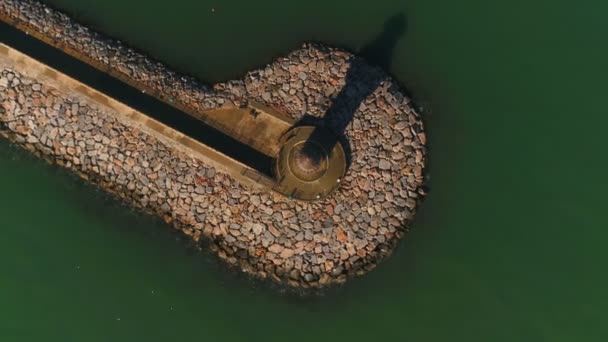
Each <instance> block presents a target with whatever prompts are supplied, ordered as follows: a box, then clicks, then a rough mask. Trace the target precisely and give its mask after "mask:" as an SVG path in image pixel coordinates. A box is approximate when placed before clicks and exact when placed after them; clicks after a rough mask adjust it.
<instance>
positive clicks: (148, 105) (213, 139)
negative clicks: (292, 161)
mask: <svg viewBox="0 0 608 342" xmlns="http://www.w3.org/2000/svg"><path fill="white" fill-rule="evenodd" d="M0 41H2V42H3V43H5V44H7V45H9V46H12V47H13V48H15V49H17V50H19V51H21V52H23V53H25V54H26V55H29V56H31V57H33V58H34V59H37V60H39V61H40V62H42V63H44V64H47V65H48V66H50V67H52V68H54V69H57V70H59V71H60V72H62V73H64V74H66V75H68V76H70V77H72V78H74V79H77V80H78V81H80V82H82V83H84V84H86V85H88V86H90V87H92V88H94V89H96V90H98V91H100V92H102V93H104V94H106V95H108V96H110V97H112V98H114V99H116V100H118V101H120V102H123V103H125V104H126V105H128V106H130V107H132V108H134V109H136V110H138V111H140V112H142V113H145V114H146V115H148V116H150V117H151V118H154V119H155V120H158V121H160V122H162V123H163V124H165V125H167V126H169V127H171V128H173V129H175V130H177V131H180V132H181V133H183V134H185V135H188V136H190V137H192V138H193V139H196V140H197V141H199V142H201V143H203V144H205V145H207V146H209V147H211V148H214V149H216V150H217V151H219V152H221V153H223V154H225V155H227V156H229V157H231V158H233V159H236V160H238V161H240V162H242V163H243V164H245V165H247V166H249V167H251V168H253V169H256V170H258V171H259V172H261V173H263V174H266V175H268V176H271V175H272V171H271V165H272V158H270V157H269V156H267V155H265V154H263V153H261V152H259V151H257V150H255V149H253V148H252V147H250V146H248V145H246V144H243V143H241V142H240V141H238V140H236V139H234V138H232V137H230V136H228V135H226V134H224V133H222V132H220V131H218V130H216V129H215V128H213V127H211V126H209V125H206V124H205V123H203V122H202V121H200V120H198V119H196V118H194V117H192V116H190V115H188V114H186V113H184V112H181V111H179V110H177V109H176V108H173V107H171V106H169V105H167V104H165V103H164V102H162V101H160V100H158V99H156V98H154V97H152V96H149V95H146V94H144V93H142V92H141V91H140V90H138V89H136V88H134V87H132V86H130V85H128V84H126V83H124V82H122V81H120V80H118V79H116V78H114V77H112V76H110V75H108V74H105V73H103V72H101V71H99V70H97V69H95V68H94V67H92V66H90V65H88V64H86V63H84V62H81V61H80V60H78V59H76V58H74V57H71V56H69V55H67V54H65V53H64V52H62V51H61V50H59V49H56V48H54V47H51V46H49V45H47V44H45V43H43V42H41V41H39V40H37V39H35V38H33V37H30V36H29V35H26V34H25V33H23V32H21V31H19V30H17V29H16V28H14V27H12V26H10V25H8V24H5V23H2V22H0Z"/></svg>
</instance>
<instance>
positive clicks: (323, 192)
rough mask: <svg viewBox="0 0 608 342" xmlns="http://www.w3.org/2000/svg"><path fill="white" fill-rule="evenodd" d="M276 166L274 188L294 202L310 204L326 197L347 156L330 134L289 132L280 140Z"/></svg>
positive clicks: (298, 129) (306, 128)
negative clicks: (300, 201)
mask: <svg viewBox="0 0 608 342" xmlns="http://www.w3.org/2000/svg"><path fill="white" fill-rule="evenodd" d="M281 144H282V145H281V150H280V151H279V155H278V157H277V160H276V163H275V168H274V169H275V176H276V179H277V184H276V185H275V187H274V190H275V191H278V192H280V193H282V194H284V195H285V196H288V197H289V198H293V199H300V200H305V201H312V200H317V199H321V198H325V197H327V196H328V195H329V194H330V193H331V192H332V191H334V190H335V189H336V188H338V186H339V185H340V181H341V179H342V178H343V177H344V173H345V172H346V155H345V153H344V149H343V148H342V145H341V143H340V141H339V139H338V137H336V136H335V135H334V134H333V133H332V132H331V131H329V130H327V129H324V128H321V127H314V126H300V127H295V128H292V129H291V130H289V131H288V132H287V133H285V135H284V136H283V138H282V139H281Z"/></svg>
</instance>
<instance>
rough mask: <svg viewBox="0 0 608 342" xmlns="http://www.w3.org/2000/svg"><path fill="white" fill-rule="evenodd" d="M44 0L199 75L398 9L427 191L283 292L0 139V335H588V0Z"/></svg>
mask: <svg viewBox="0 0 608 342" xmlns="http://www.w3.org/2000/svg"><path fill="white" fill-rule="evenodd" d="M49 3H52V4H53V5H55V6H57V7H59V8H62V9H64V10H66V11H68V12H70V13H72V14H73V15H74V16H75V17H77V18H78V19H79V20H81V21H83V22H85V23H88V24H90V25H91V26H93V27H95V28H96V29H98V30H100V31H103V32H105V33H107V34H110V35H112V36H115V37H118V38H120V39H123V40H125V41H127V42H128V43H129V44H131V45H132V46H135V47H137V48H139V49H141V50H144V51H146V52H148V53H150V54H151V55H152V56H155V57H157V58H159V59H161V60H163V61H166V62H167V63H169V64H170V65H172V66H173V67H175V68H176V69H178V70H181V71H184V72H187V73H191V74H194V75H196V76H197V77H199V78H200V79H202V80H204V81H206V82H215V81H220V80H226V79H230V78H234V77H238V76H239V75H241V74H243V73H244V72H245V71H247V70H249V69H251V68H254V67H258V66H260V65H263V64H265V63H267V62H270V61H271V60H272V58H274V57H275V56H278V55H280V54H283V53H286V52H288V51H289V50H291V49H292V48H295V47H298V46H299V45H300V43H301V42H303V41H309V40H314V41H324V42H327V43H331V44H334V45H338V46H342V47H347V48H349V49H351V50H354V51H357V50H358V49H360V48H361V47H363V46H366V44H367V43H369V42H370V41H372V40H373V39H374V38H375V37H376V36H377V35H378V34H379V32H380V31H381V30H382V27H383V25H384V23H385V22H386V21H387V20H388V19H389V18H390V17H392V16H394V15H396V14H399V13H403V15H404V16H405V18H406V22H407V25H406V30H405V32H404V34H403V36H402V37H400V39H399V41H398V43H397V45H396V48H395V50H394V51H393V53H392V56H390V59H391V61H392V63H391V66H390V72H391V73H392V74H393V75H394V76H395V77H396V78H397V79H398V80H399V81H400V82H401V83H402V84H405V85H406V86H407V88H408V90H409V91H410V92H411V93H412V94H413V95H414V96H415V98H416V101H417V103H418V104H419V105H420V106H422V107H423V108H424V112H423V116H424V119H425V122H426V126H427V130H428V137H429V148H430V156H431V158H430V163H429V170H430V175H431V180H430V183H429V185H430V189H431V193H430V195H429V196H428V199H427V200H426V202H425V203H424V205H423V206H422V208H421V209H420V211H419V212H418V214H417V217H416V222H415V223H414V225H413V227H412V233H411V234H410V235H409V238H408V239H407V240H406V241H404V242H403V243H402V244H401V245H400V247H399V248H398V249H397V251H396V253H395V254H394V255H393V256H392V257H391V258H390V259H389V260H387V261H386V262H385V263H383V264H382V265H381V266H380V267H379V268H378V269H377V270H375V271H374V272H372V273H370V274H369V275H367V276H366V277H364V278H361V279H356V280H353V281H352V282H350V283H348V284H347V285H346V286H344V287H342V288H339V289H336V290H331V291H328V292H326V293H325V294H324V295H322V296H319V297H298V296H294V295H289V294H284V293H282V292H281V291H280V289H275V288H271V287H269V286H267V285H264V284H259V283H256V282H252V281H250V280H248V279H246V278H244V277H242V276H239V275H238V274H236V273H235V272H227V271H226V270H225V268H224V267H223V265H222V264H219V263H218V262H217V261H216V259H215V258H214V257H213V256H212V255H210V254H209V253H205V252H203V253H201V252H198V251H197V250H196V249H194V248H192V246H190V245H189V244H188V242H187V241H186V240H185V239H183V238H181V237H180V235H179V234H177V233H175V232H172V231H171V229H170V228H168V227H167V226H165V225H164V224H163V223H162V222H160V221H159V220H157V219H155V218H153V217H149V216H146V215H143V214H140V213H137V212H133V211H131V210H130V209H129V208H127V207H124V206H122V205H120V204H119V203H117V202H116V201H114V200H112V199H111V198H109V197H108V196H106V195H104V194H103V193H101V192H99V191H97V190H95V189H94V188H92V187H90V186H88V185H86V184H84V183H83V182H82V181H80V180H77V179H75V178H74V177H73V176H71V175H70V174H69V173H67V172H65V171H63V170H60V169H58V168H55V167H52V166H48V165H46V164H45V163H44V162H42V161H39V160H36V159H34V158H33V157H30V156H29V155H28V154H26V153H25V152H22V151H21V150H19V149H17V148H15V147H13V146H11V145H10V144H9V143H8V142H6V141H0V192H1V194H2V195H1V196H0V213H1V220H0V227H1V229H0V341H2V342H17V341H28V342H29V341H36V342H39V341H53V342H55V341H57V342H64V341H79V342H83V341H84V342H88V341H100V342H101V341H103V342H105V341H113V342H114V341H130V342H132V341H180V340H182V341H351V342H354V341H433V342H434V341H442V342H443V341H467V342H470V341H483V342H498V341H508V342H513V341H522V342H523V341H525V342H528V341H530V342H539V341H550V342H562V341H563V342H573V341H584V342H595V341H598V342H603V341H608V324H606V321H607V317H606V316H607V314H606V312H607V311H608V292H607V289H608V272H606V265H607V262H608V253H607V252H606V247H605V244H606V241H607V240H608V210H607V204H606V203H607V201H606V194H607V193H608V181H607V180H606V175H607V172H606V171H608V153H606V150H605V147H606V146H607V143H606V138H607V137H608V134H606V129H607V127H608V111H607V110H606V107H605V106H604V102H605V101H606V99H607V94H606V89H607V81H606V80H607V79H608V78H607V76H608V62H607V61H608V44H606V36H608V20H606V13H608V2H605V1H591V0H580V1H576V2H573V1H565V0H555V1H521V0H511V1H505V0H495V1H479V0H463V1H446V0H424V1H422V0H410V1H396V0H393V1H390V0H376V1H359V0H350V1H346V0H332V1H328V0H325V1H320V0H311V1H306V2H304V1H299V2H293V1H277V0H274V1H244V0H224V1H208V0H202V1H201V0H173V1H153V0H129V1H125V0H87V1H83V0H52V1H49ZM211 8H215V12H212V11H211ZM386 57H387V56H382V55H380V54H378V55H377V56H375V57H374V56H372V59H374V58H377V59H382V58H386Z"/></svg>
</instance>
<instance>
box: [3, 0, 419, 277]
mask: <svg viewBox="0 0 608 342" xmlns="http://www.w3.org/2000/svg"><path fill="white" fill-rule="evenodd" d="M0 12H1V13H2V15H3V16H4V17H5V18H10V19H11V20H14V21H18V22H19V23H21V24H23V25H27V27H30V28H31V30H36V32H38V34H40V35H43V36H44V37H47V38H48V40H50V41H53V42H55V43H54V44H55V46H63V47H69V48H70V49H73V50H74V51H78V52H79V53H80V54H82V56H85V57H86V58H88V59H90V60H93V61H96V62H95V63H99V64H100V65H105V66H106V67H107V68H109V69H111V70H114V71H115V72H117V73H120V74H121V75H123V76H124V77H126V78H128V79H130V80H131V81H132V82H133V83H135V84H138V85H141V87H142V88H147V89H153V90H155V91H156V92H157V93H159V94H160V93H162V94H165V96H166V98H170V99H172V102H173V101H175V102H176V103H179V104H181V105H183V106H185V107H187V108H189V109H190V110H193V111H199V110H207V109H215V108H218V107H221V106H225V105H227V104H229V105H235V106H238V105H240V104H241V103H243V102H246V101H250V100H254V101H258V102H261V103H264V104H265V105H267V106H270V107H273V108H276V109H278V110H280V111H282V112H283V113H286V114H288V115H290V116H291V117H292V118H293V119H294V120H296V121H301V120H307V121H314V122H315V124H318V125H323V126H325V127H326V128H328V129H331V130H333V131H335V132H340V133H341V134H343V136H344V137H345V139H346V140H345V141H347V144H348V146H347V147H349V149H350V166H349V170H348V173H347V175H346V177H345V178H344V179H343V180H342V182H341V186H340V188H339V189H338V190H337V191H335V192H334V193H333V194H332V195H331V196H330V197H328V198H326V199H324V200H321V201H315V202H300V201H294V200H290V199H288V198H285V197H284V196H281V195H278V194H276V193H274V192H261V191H257V190H252V189H249V188H246V187H244V186H242V185H241V184H239V183H238V182H237V181H235V180H234V179H233V177H231V176H230V175H228V174H226V173H223V172H221V171H220V170H217V169H216V168H213V167H210V166H209V165H206V164H205V163H204V162H202V161H200V160H197V159H195V158H193V157H192V156H189V155H186V154H183V153H180V152H179V151H176V150H175V149H174V148H173V147H172V146H170V145H167V144H165V143H163V142H162V141H160V140H158V139H157V138H155V137H154V136H153V135H150V134H147V133H146V132H144V131H141V130H140V129H138V128H137V127H134V126H132V125H130V124H129V122H126V121H122V120H121V119H120V118H119V116H117V115H115V113H112V111H111V110H108V109H107V108H103V107H100V106H98V105H95V104H91V103H89V102H87V100H86V99H82V98H74V97H73V96H72V95H71V94H67V93H66V92H65V91H62V89H57V88H53V87H50V86H49V85H47V84H41V83H39V82H38V81H37V80H36V79H31V78H29V77H28V76H27V75H26V74H25V72H24V71H23V70H15V69H13V68H10V67H3V69H2V70H0V72H1V74H0V106H1V109H0V132H1V134H2V135H3V136H5V137H7V138H8V139H9V140H11V141H13V142H15V143H17V144H19V145H21V146H23V147H25V148H26V149H28V150H30V151H32V152H34V153H36V154H38V155H39V156H41V157H43V158H46V159H47V160H49V161H52V162H54V163H57V164H59V165H61V166H64V167H66V168H69V169H71V170H74V171H75V172H77V173H78V174H80V175H81V176H82V177H85V178H87V179H89V180H91V181H92V182H94V183H96V184H99V185H100V186H101V187H102V188H104V189H107V190H108V191H110V192H112V193H114V194H116V195H117V196H118V197H120V198H121V199H122V200H124V201H125V202H127V203H130V204H132V205H134V206H137V207H140V208H143V209H144V210H146V211H150V212H153V213H155V214H157V215H160V216H161V217H163V218H164V219H165V220H166V221H167V222H170V223H172V224H173V225H174V226H175V227H176V228H178V229H180V230H181V231H183V232H184V233H185V234H187V235H189V236H191V237H192V238H193V239H194V240H195V241H202V240H205V241H208V242H210V244H211V248H212V249H213V250H214V251H215V252H217V254H218V255H219V256H220V257H221V258H222V259H223V260H226V261H227V262H228V263H230V264H231V265H235V266H237V267H238V268H240V269H241V270H243V271H244V272H247V273H249V274H252V275H254V276H257V277H262V278H270V279H272V280H274V281H276V282H279V283H281V284H287V285H290V286H294V287H304V288H308V287H321V286H325V285H329V284H334V283H342V282H344V281H345V280H346V279H347V278H348V277H349V276H354V275H361V274H364V273H365V272H367V271H369V270H371V269H373V268H374V267H375V266H376V265H377V263H378V262H379V261H380V260H382V259H383V258H385V257H386V256H387V255H389V254H390V252H391V251H392V250H393V249H394V248H395V246H396V244H397V242H398V240H399V239H400V238H402V237H403V236H404V235H405V233H406V232H407V230H408V225H409V224H410V222H411V220H412V219H413V216H414V213H415V210H416V208H417V206H418V204H419V202H420V200H421V199H422V198H423V196H424V195H425V191H424V188H423V183H424V166H425V161H426V147H425V145H426V136H425V133H424V127H423V124H422V121H421V118H420V116H419V114H418V113H416V111H415V110H414V109H413V108H412V106H411V105H410V101H409V99H408V98H407V97H406V96H405V95H404V93H403V92H402V90H401V89H400V87H399V86H398V84H396V83H395V82H394V81H393V80H392V79H391V78H390V77H388V76H387V75H386V74H385V73H384V72H383V71H382V70H380V69H378V68H374V67H371V66H369V65H368V64H367V63H366V62H365V61H363V60H361V59H360V58H358V57H356V56H354V55H352V54H351V53H349V52H346V51H343V50H340V49H335V48H331V47H328V46H324V45H321V44H305V45H304V46H303V47H302V48H301V49H298V50H296V51H293V52H292V53H290V54H288V55H286V56H284V57H281V58H278V59H276V60H275V61H274V62H273V63H271V64H268V65H267V66H265V67H263V68H261V69H259V70H255V71H252V72H250V73H248V74H246V75H245V77H244V78H243V79H242V80H235V81H230V82H226V83H221V84H217V85H214V86H213V87H209V86H206V85H203V84H200V83H199V82H197V81H196V80H195V79H193V78H191V77H188V76H183V75H179V74H178V73H176V72H174V71H171V70H170V69H169V68H167V67H166V66H164V65H163V64H161V63H159V62H157V61H154V60H152V59H150V58H148V57H146V56H145V55H143V54H141V53H139V52H137V51H134V50H133V49H130V48H128V47H126V46H124V45H123V44H121V43H120V42H118V41H115V40H111V39H108V38H106V37H104V36H102V35H101V34H99V33H95V32H92V31H91V30H89V29H87V28H86V27H84V26H82V25H80V24H78V23H76V22H74V21H73V20H72V19H70V18H69V17H68V16H66V15H65V14H62V13H60V12H58V11H56V10H54V9H52V8H49V7H47V6H45V5H43V4H40V3H38V2H34V1H16V0H4V1H3V2H2V3H1V4H0ZM328 114H330V115H328Z"/></svg>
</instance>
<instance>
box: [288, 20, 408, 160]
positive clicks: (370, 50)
mask: <svg viewBox="0 0 608 342" xmlns="http://www.w3.org/2000/svg"><path fill="white" fill-rule="evenodd" d="M405 31H406V19H405V15H404V14H403V13H399V14H396V15H394V16H392V17H390V18H389V19H388V20H387V21H386V22H385V23H384V28H383V30H382V31H381V32H380V34H378V35H377V36H376V38H375V39H374V40H372V41H371V42H369V43H368V44H366V45H365V46H364V47H363V48H361V49H360V50H359V51H358V54H359V55H360V56H361V57H354V58H353V59H352V60H351V63H350V66H349V68H348V71H347V72H346V77H345V84H344V86H343V87H342V89H341V90H340V92H339V93H338V94H337V95H335V96H334V97H333V98H332V103H331V105H330V107H329V109H328V110H327V112H326V113H325V116H324V117H323V118H317V117H312V116H310V115H307V116H305V117H304V118H303V119H302V120H301V121H300V123H299V124H300V125H314V126H317V127H325V128H327V129H329V130H330V131H331V133H332V134H331V135H332V137H328V136H327V133H325V132H326V131H325V130H324V129H315V130H314V131H313V133H312V135H311V136H310V139H309V142H312V141H317V142H319V141H323V142H324V145H325V146H323V147H324V149H325V151H327V152H330V151H332V150H333V148H334V147H335V146H336V144H338V143H341V144H342V146H343V147H344V149H345V150H346V151H345V152H346V155H347V163H348V165H350V161H351V151H350V148H349V146H350V144H348V141H347V139H346V135H345V131H346V127H348V124H349V123H350V122H351V121H352V119H353V117H354V115H355V112H356V111H357V109H358V108H359V106H361V103H363V101H365V99H366V98H367V97H368V96H370V95H371V94H372V93H374V92H375V91H376V89H378V87H379V86H380V84H381V83H382V81H383V80H384V79H385V78H386V74H385V72H389V70H390V68H391V64H392V59H393V54H394V50H395V47H396V45H397V43H398V42H399V40H400V38H401V37H402V36H403V35H404V34H405ZM370 64H371V65H370ZM372 65H373V66H376V67H379V68H381V69H382V70H380V69H378V68H375V67H373V66H372ZM383 71H384V72H383ZM314 150H315V149H314V144H312V143H308V144H306V145H305V146H304V150H303V151H304V152H307V151H308V152H309V153H308V154H309V156H310V157H311V158H313V156H315V155H316V156H318V154H315V153H314ZM317 162H319V161H317Z"/></svg>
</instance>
